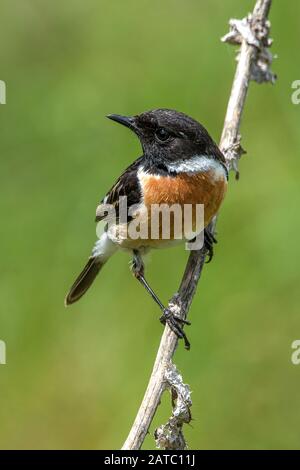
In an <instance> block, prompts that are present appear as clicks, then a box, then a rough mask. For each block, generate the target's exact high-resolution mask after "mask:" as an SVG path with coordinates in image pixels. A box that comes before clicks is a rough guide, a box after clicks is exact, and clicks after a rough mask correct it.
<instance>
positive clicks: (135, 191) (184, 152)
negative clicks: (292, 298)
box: [65, 108, 228, 349]
mask: <svg viewBox="0 0 300 470" xmlns="http://www.w3.org/2000/svg"><path fill="white" fill-rule="evenodd" d="M107 117H108V118H109V119H111V120H112V121H115V122H117V123H119V124H121V125H123V126H125V127H127V128H129V129H130V130H131V131H132V132H133V133H134V134H135V135H136V136H137V137H138V139H139V141H140V144H141V147H142V150H143V153H142V156H140V157H139V158H137V159H136V160H135V161H133V163H131V164H130V165H129V166H128V167H127V168H126V169H125V171H124V172H123V173H122V174H121V176H120V177H119V178H118V179H117V180H116V182H115V184H114V185H113V186H112V187H111V189H110V190H109V191H108V193H107V194H106V195H105V197H104V198H103V199H102V200H101V202H100V203H99V204H98V206H97V208H96V219H95V220H96V222H100V221H101V223H104V224H106V225H105V228H104V231H103V232H102V234H101V236H100V238H98V240H97V241H96V243H95V245H94V248H93V250H92V253H91V255H90V257H89V258H88V261H87V263H86V265H85V266H84V268H83V270H82V271H81V273H80V274H79V276H78V277H77V278H76V280H75V282H74V283H73V285H72V286H71V288H70V290H69V292H68V294H67V296H66V298H65V305H66V306H68V305H70V304H73V303H74V302H77V301H78V300H79V299H80V298H81V297H82V296H83V295H84V294H85V293H86V291H87V290H88V289H89V287H90V286H91V284H92V283H93V281H94V280H95V278H96V277H97V275H98V274H99V272H100V271H101V269H102V268H103V266H104V265H105V264H106V262H107V261H108V259H109V258H110V257H111V256H112V255H113V254H115V253H116V252H117V251H118V250H119V249H121V250H126V251H129V253H131V254H132V266H131V268H132V272H133V274H134V276H135V278H136V279H137V280H138V281H139V282H140V283H141V284H142V285H143V286H144V287H145V288H146V290H147V291H148V293H149V294H150V295H151V297H152V298H153V300H154V301H155V302H156V304H157V305H158V306H159V308H160V310H161V312H162V314H161V317H160V321H161V323H163V324H164V325H165V324H166V323H167V324H168V325H169V327H170V328H171V330H172V331H173V332H174V333H175V334H176V335H177V337H178V338H181V339H183V340H184V343H185V347H186V349H189V348H190V343H189V341H188V339H187V336H186V334H185V332H184V330H183V327H184V325H185V324H186V325H189V324H190V322H188V321H186V320H183V319H181V318H179V317H178V316H177V315H176V314H175V313H173V312H171V311H170V309H168V308H166V307H165V306H164V305H163V303H162V302H161V301H160V299H159V297H158V296H157V295H156V293H155V292H154V291H153V289H152V288H151V287H150V285H149V283H148V282H147V280H146V278H145V266H144V261H143V258H144V255H145V254H146V253H147V252H148V251H149V250H151V249H157V248H165V247H168V246H172V245H176V244H178V243H179V242H181V241H182V240H180V239H179V240H178V237H175V234H174V224H175V217H174V216H173V218H170V219H169V220H170V225H171V228H170V233H169V235H170V236H169V239H167V238H164V237H163V236H162V227H161V218H159V219H156V220H159V222H158V234H156V235H157V236H156V237H153V236H151V233H152V232H151V230H150V229H151V228H152V226H151V220H150V219H151V217H150V216H149V213H151V208H152V207H154V206H155V207H160V205H164V207H171V206H172V205H174V204H175V205H177V206H179V207H181V208H182V207H183V206H185V205H190V206H191V207H192V224H193V228H194V229H195V231H197V229H198V227H197V226H196V227H195V224H196V225H197V223H196V222H195V210H194V209H195V206H196V205H197V204H202V205H203V207H204V221H203V223H202V225H203V226H201V233H204V245H205V247H206V253H207V254H208V255H209V261H210V260H211V258H212V255H213V244H214V243H215V242H216V239H215V238H214V235H213V234H212V232H211V231H210V229H209V224H210V222H211V221H212V219H213V218H214V217H215V215H216V214H217V212H218V211H219V208H220V205H221V203H222V201H223V199H224V196H225V194H226V189H227V182H228V169H227V166H226V161H225V158H224V155H223V153H222V152H221V150H220V149H219V147H218V146H217V144H216V143H215V142H214V140H213V139H212V137H211V136H210V135H209V133H208V132H207V130H206V129H205V127H204V126H203V125H202V124H200V123H199V122H198V121H197V120H195V119H193V118H192V117H190V116H188V115H187V114H184V113H182V112H179V111H176V110H172V109H167V108H159V109H154V110H150V111H146V112H143V113H141V114H138V115H134V116H123V115H119V114H110V115H108V116H107ZM124 199H126V207H125V209H124V208H123V206H122V201H123V200H124ZM107 207H111V208H112V211H113V212H114V215H115V218H114V219H112V218H111V215H109V214H108V211H107ZM122 209H124V210H123V213H122ZM124 211H125V218H124ZM126 216H127V217H126ZM183 218H184V216H183V215H182V214H181V219H183ZM111 220H113V221H112V222H111V223H110V221H111ZM138 220H139V222H140V228H141V227H142V225H143V223H144V228H145V226H146V231H145V230H144V232H143V236H139V237H135V236H130V234H128V229H129V227H130V224H132V223H136V222H137V221H138ZM152 225H153V222H152ZM140 231H142V230H140ZM193 233H194V234H195V232H193ZM182 238H184V239H185V240H186V239H187V236H186V235H183V236H182ZM193 240H195V238H193Z"/></svg>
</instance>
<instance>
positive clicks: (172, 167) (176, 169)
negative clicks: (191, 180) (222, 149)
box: [167, 155, 227, 179]
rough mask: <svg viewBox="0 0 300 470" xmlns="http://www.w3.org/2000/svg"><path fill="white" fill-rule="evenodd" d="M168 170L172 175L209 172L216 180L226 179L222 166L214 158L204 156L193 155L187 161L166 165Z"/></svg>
mask: <svg viewBox="0 0 300 470" xmlns="http://www.w3.org/2000/svg"><path fill="white" fill-rule="evenodd" d="M167 167H168V170H169V171H170V172H173V173H202V172H206V171H211V172H213V173H214V175H215V178H216V179H221V178H224V177H225V178H227V174H226V170H225V168H224V167H223V165H222V164H221V163H220V162H219V161H218V160H216V159H215V158H209V157H207V156H205V155H194V157H192V158H189V159H188V160H179V161H177V162H170V163H168V164H167Z"/></svg>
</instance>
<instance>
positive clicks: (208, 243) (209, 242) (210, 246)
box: [204, 228, 218, 263]
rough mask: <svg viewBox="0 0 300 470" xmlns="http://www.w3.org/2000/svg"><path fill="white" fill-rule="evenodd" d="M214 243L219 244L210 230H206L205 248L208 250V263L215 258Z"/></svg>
mask: <svg viewBox="0 0 300 470" xmlns="http://www.w3.org/2000/svg"><path fill="white" fill-rule="evenodd" d="M214 243H218V242H217V240H216V239H215V237H214V235H213V234H212V233H211V231H210V230H209V229H208V228H205V229H204V247H205V248H206V251H207V255H208V260H207V261H206V262H207V263H210V261H211V260H212V259H213V256H214Z"/></svg>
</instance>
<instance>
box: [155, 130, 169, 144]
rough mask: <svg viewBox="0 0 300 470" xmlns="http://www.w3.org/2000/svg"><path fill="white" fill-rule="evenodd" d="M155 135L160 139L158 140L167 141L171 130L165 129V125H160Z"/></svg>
mask: <svg viewBox="0 0 300 470" xmlns="http://www.w3.org/2000/svg"><path fill="white" fill-rule="evenodd" d="M155 137H156V140H158V142H167V140H169V139H170V137H171V135H170V132H168V131H167V130H166V129H164V128H163V127H160V128H159V129H157V131H156V132H155Z"/></svg>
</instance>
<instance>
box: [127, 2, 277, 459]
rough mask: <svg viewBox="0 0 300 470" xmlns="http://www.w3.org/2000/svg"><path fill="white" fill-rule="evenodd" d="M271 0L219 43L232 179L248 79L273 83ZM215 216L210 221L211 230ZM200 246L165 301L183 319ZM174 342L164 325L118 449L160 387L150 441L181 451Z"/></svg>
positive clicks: (144, 426)
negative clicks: (229, 79) (230, 59)
mask: <svg viewBox="0 0 300 470" xmlns="http://www.w3.org/2000/svg"><path fill="white" fill-rule="evenodd" d="M271 2H272V0H257V1H256V5H255V7H254V10H253V13H251V14H249V15H248V16H247V17H246V18H244V19H243V20H234V19H232V20H230V22H229V25H230V32H229V33H228V34H227V35H226V36H224V37H223V38H222V41H224V42H228V43H230V44H238V45H240V51H239V54H238V57H237V61H238V64H237V68H236V73H235V77H234V81H233V85H232V89H231V94H230V98H229V102H228V106H227V112H226V116H225V122H224V127H223V132H222V137H221V141H220V148H221V150H222V151H223V153H224V155H225V158H226V162H227V165H228V168H229V169H233V170H234V171H235V172H236V177H238V160H239V159H240V157H241V155H242V154H243V153H244V151H243V149H242V147H241V144H240V140H241V138H240V135H239V129H240V123H241V117H242V113H243V109H244V104H245V100H246V95H247V91H248V87H249V82H250V80H255V81H257V82H258V83H262V82H265V81H268V82H274V81H275V78H276V77H275V76H274V75H273V74H272V72H271V71H270V69H269V66H270V64H271V62H272V55H271V54H270V52H269V50H268V49H267V48H268V47H269V46H270V45H271V40H270V39H269V37H268V36H269V29H270V23H269V21H268V20H267V17H268V14H269V10H270V6H271ZM215 224H216V218H215V220H214V222H213V224H212V227H211V228H212V230H213V231H214V229H215ZM205 256H206V252H205V248H203V249H201V250H200V251H191V253H190V256H189V259H188V262H187V265H186V268H185V272H184V275H183V278H182V281H181V284H180V287H179V290H178V292H177V293H176V294H175V295H174V296H173V298H172V299H171V301H170V303H169V306H168V307H169V308H170V310H172V311H173V312H174V313H176V315H178V316H180V317H181V318H183V319H185V318H186V316H187V314H188V311H189V308H190V305H191V303H192V299H193V296H194V294H195V292H196V288H197V284H198V282H199V279H200V276H201V274H202V270H203V266H204V262H205ZM176 346H177V337H176V336H175V334H174V333H173V332H172V331H171V330H170V328H169V327H168V326H166V327H165V329H164V332H163V335H162V338H161V342H160V346H159V349H158V352H157V356H156V359H155V363H154V367H153V370H152V374H151V377H150V380H149V383H148V387H147V390H146V393H145V396H144V398H143V401H142V404H141V406H140V409H139V411H138V414H137V416H136V418H135V421H134V424H133V426H132V428H131V430H130V433H129V435H128V437H127V439H126V441H125V443H124V445H123V448H122V449H123V450H133V449H140V448H141V446H142V444H143V442H144V439H145V436H146V434H147V433H148V431H149V427H150V424H151V422H152V419H153V416H154V415H155V412H156V409H157V407H158V405H159V403H160V399H161V395H162V393H163V392H164V390H166V389H170V390H171V394H172V398H173V412H172V416H171V418H170V419H169V421H168V423H167V424H166V425H164V426H160V427H159V428H158V429H157V430H156V431H155V433H154V437H155V439H156V445H157V446H158V447H159V448H163V449H177V450H181V449H185V448H186V442H185V440H184V436H183V433H182V426H183V424H184V423H186V422H189V421H190V418H191V415H190V406H191V397H190V390H189V387H188V386H187V385H185V384H183V381H182V377H181V376H180V375H179V373H178V372H177V369H176V367H175V366H174V365H173V363H172V357H173V354H174V352H175V349H176Z"/></svg>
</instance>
